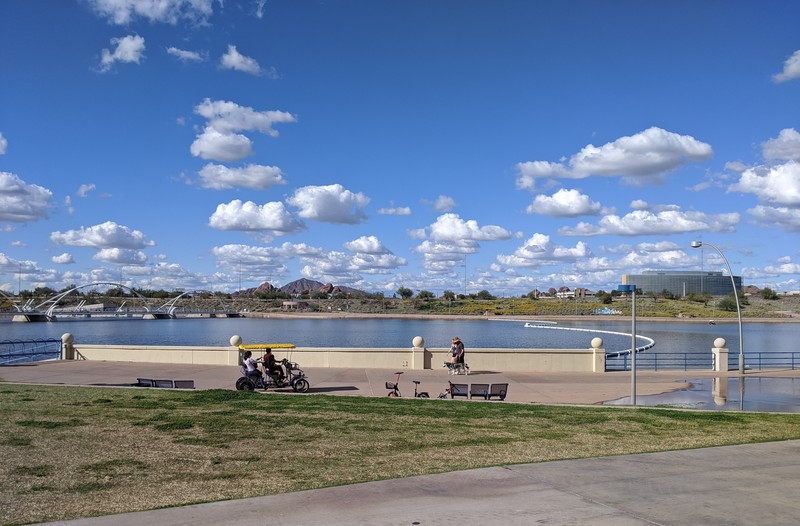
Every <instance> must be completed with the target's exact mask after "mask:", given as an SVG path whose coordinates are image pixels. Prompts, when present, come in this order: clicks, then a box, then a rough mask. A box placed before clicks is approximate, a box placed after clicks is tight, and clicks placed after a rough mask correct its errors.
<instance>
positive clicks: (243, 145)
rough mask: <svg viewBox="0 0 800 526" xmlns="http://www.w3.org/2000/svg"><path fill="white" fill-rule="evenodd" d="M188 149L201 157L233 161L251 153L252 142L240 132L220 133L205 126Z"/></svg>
mask: <svg viewBox="0 0 800 526" xmlns="http://www.w3.org/2000/svg"><path fill="white" fill-rule="evenodd" d="M189 151H190V152H191V153H192V155H194V156H195V157H200V158H201V159H206V160H214V161H222V162H235V161H240V160H242V159H244V158H245V157H249V156H251V155H253V142H252V141H251V140H250V139H248V138H247V137H245V136H244V135H242V134H240V133H220V132H219V131H217V130H215V129H214V128H212V127H210V126H206V128H205V129H204V130H203V133H201V134H200V135H198V136H197V139H195V141H194V142H193V143H192V145H191V146H190V147H189Z"/></svg>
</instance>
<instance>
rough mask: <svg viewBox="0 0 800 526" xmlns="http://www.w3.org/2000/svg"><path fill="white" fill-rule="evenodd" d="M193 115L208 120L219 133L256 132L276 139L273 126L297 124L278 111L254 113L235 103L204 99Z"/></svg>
mask: <svg viewBox="0 0 800 526" xmlns="http://www.w3.org/2000/svg"><path fill="white" fill-rule="evenodd" d="M194 111H195V113H197V114H198V115H200V116H201V117H204V118H206V119H207V120H208V125H209V126H211V127H212V128H214V129H216V130H218V131H219V132H221V133H234V132H239V131H258V132H261V133H263V134H265V135H269V136H270V137H277V136H278V131H277V130H276V129H274V128H273V126H274V125H275V124H283V123H288V122H297V118H296V117H295V116H294V115H292V114H291V113H288V112H285V111H278V110H267V111H255V110H254V109H253V108H250V107H247V106H239V105H238V104H236V103H235V102H230V101H225V100H211V99H205V100H204V101H203V102H202V103H200V104H198V105H197V106H196V107H195V109H194Z"/></svg>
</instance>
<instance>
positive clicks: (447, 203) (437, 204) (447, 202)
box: [433, 195, 456, 212]
mask: <svg viewBox="0 0 800 526" xmlns="http://www.w3.org/2000/svg"><path fill="white" fill-rule="evenodd" d="M455 207H456V201H455V199H453V198H452V197H448V196H446V195H440V196H439V197H437V198H436V201H434V203H433V209H434V210H436V211H437V212H450V211H451V210H453V209H454V208H455Z"/></svg>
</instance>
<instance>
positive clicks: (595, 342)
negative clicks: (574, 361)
mask: <svg viewBox="0 0 800 526" xmlns="http://www.w3.org/2000/svg"><path fill="white" fill-rule="evenodd" d="M602 346H603V338H592V349H599V348H600V347H602Z"/></svg>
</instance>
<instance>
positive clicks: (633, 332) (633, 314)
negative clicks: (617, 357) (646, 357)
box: [617, 285, 636, 405]
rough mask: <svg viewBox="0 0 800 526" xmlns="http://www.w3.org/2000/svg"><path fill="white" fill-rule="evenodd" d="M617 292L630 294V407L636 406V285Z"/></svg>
mask: <svg viewBox="0 0 800 526" xmlns="http://www.w3.org/2000/svg"><path fill="white" fill-rule="evenodd" d="M617 290H618V291H620V292H630V294H631V405H636V285H620V286H619V287H617Z"/></svg>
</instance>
